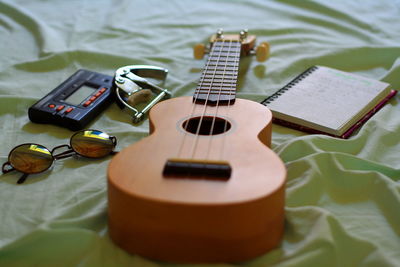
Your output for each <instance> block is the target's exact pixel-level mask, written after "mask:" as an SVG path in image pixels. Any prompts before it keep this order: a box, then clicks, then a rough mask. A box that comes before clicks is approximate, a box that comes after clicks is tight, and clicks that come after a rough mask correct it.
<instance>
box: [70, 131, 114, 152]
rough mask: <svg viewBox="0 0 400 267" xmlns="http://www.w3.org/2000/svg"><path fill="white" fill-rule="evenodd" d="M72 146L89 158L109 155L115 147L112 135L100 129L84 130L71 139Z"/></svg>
mask: <svg viewBox="0 0 400 267" xmlns="http://www.w3.org/2000/svg"><path fill="white" fill-rule="evenodd" d="M71 146H72V148H73V149H74V150H75V152H77V153H78V154H80V155H82V156H84V157H89V158H101V157H104V156H107V155H108V154H110V153H111V151H112V150H113V149H114V144H113V142H112V140H111V139H110V136H109V135H108V134H106V133H103V132H100V131H94V130H89V131H82V132H78V133H76V134H75V135H74V136H73V137H72V139H71Z"/></svg>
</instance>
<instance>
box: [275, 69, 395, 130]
mask: <svg viewBox="0 0 400 267" xmlns="http://www.w3.org/2000/svg"><path fill="white" fill-rule="evenodd" d="M389 90H390V89H389V84H387V83H384V82H380V81H376V80H372V79H368V78H365V77H361V76H358V75H355V74H351V73H347V72H342V71H339V70H335V69H331V68H327V67H322V66H318V68H317V69H316V70H314V71H313V72H311V73H310V74H309V75H308V76H306V77H305V78H303V79H302V80H301V81H299V82H298V83H297V84H296V85H295V86H293V87H292V88H290V89H288V90H287V91H285V92H284V93H283V94H282V95H280V96H279V97H278V98H276V99H274V100H273V101H272V102H271V103H270V104H268V107H269V108H270V109H271V110H272V111H273V112H274V111H275V112H274V115H275V116H276V117H277V118H279V119H283V120H287V121H290V122H293V123H297V124H300V125H303V126H307V127H310V128H315V129H317V130H322V131H327V130H328V129H331V130H333V131H334V132H335V133H337V131H340V132H342V131H344V130H343V128H346V127H350V126H351V124H352V123H353V122H354V123H355V122H356V121H357V120H358V119H360V118H361V117H362V115H363V114H364V113H366V112H367V111H368V110H370V109H372V108H373V107H374V106H375V105H376V104H377V102H379V100H380V99H381V98H383V97H384V96H385V95H387V94H388V93H389ZM330 133H333V132H332V131H330Z"/></svg>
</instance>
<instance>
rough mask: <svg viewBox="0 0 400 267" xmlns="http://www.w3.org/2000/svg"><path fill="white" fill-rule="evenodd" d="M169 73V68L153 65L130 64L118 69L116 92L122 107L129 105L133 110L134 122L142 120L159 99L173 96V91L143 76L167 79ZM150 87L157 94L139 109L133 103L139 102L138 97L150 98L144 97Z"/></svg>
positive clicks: (115, 81)
mask: <svg viewBox="0 0 400 267" xmlns="http://www.w3.org/2000/svg"><path fill="white" fill-rule="evenodd" d="M167 74H168V70H167V69H164V68H161V67H157V66H151V65H129V66H124V67H121V68H119V69H117V71H116V72H115V80H114V83H115V86H116V89H115V92H116V95H117V98H118V100H119V102H120V104H121V105H120V107H121V108H123V107H127V108H128V109H129V110H131V111H132V112H133V115H132V119H133V122H134V123H138V122H140V121H141V120H142V119H143V117H144V114H146V113H147V112H148V111H149V110H150V108H152V107H153V106H154V105H155V104H157V103H158V102H159V101H161V100H163V99H167V98H170V97H171V92H169V91H168V90H167V89H164V88H161V87H159V86H158V85H155V84H154V83H152V82H150V81H148V80H147V79H145V78H143V77H148V78H154V79H158V80H161V81H165V79H166V77H167ZM148 89H150V90H151V91H152V92H153V93H155V94H157V96H156V97H155V98H154V99H153V100H151V101H150V102H149V103H148V104H147V105H146V106H145V107H144V108H143V109H142V110H140V111H139V110H137V109H136V108H134V107H133V105H134V104H135V103H136V102H138V99H148V97H143V96H144V95H146V94H148ZM146 90H147V91H146Z"/></svg>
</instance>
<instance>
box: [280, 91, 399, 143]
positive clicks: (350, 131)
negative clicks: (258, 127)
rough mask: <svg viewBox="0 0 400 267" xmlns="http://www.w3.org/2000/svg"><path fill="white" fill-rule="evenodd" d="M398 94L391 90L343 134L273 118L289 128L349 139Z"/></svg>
mask: <svg viewBox="0 0 400 267" xmlns="http://www.w3.org/2000/svg"><path fill="white" fill-rule="evenodd" d="M396 94H397V91H396V90H391V91H390V93H389V94H388V95H387V96H386V97H385V98H384V99H382V100H381V101H380V102H379V103H378V104H377V105H376V106H375V107H374V108H372V109H371V110H370V111H369V112H367V113H366V114H365V115H364V116H363V117H362V118H361V119H360V120H359V121H357V122H356V123H355V124H354V125H353V126H351V127H350V128H349V129H348V130H347V131H346V132H345V133H344V134H342V135H332V134H329V133H326V132H322V131H318V130H315V129H311V128H308V127H304V126H301V125H298V124H296V123H292V122H288V121H285V120H281V119H277V118H273V122H274V123H276V124H280V125H282V126H286V127H289V128H293V129H296V130H299V131H302V132H307V133H312V134H324V135H329V136H333V137H337V138H341V139H347V138H349V137H350V136H351V135H352V134H353V133H354V131H356V130H357V129H358V128H360V127H361V126H362V125H363V124H364V123H366V122H367V121H368V120H369V119H370V118H371V117H372V116H373V115H374V114H375V113H377V112H378V111H379V110H380V109H381V108H382V107H383V106H384V105H385V104H386V103H387V102H389V100H390V99H391V98H392V97H394V96H395V95H396Z"/></svg>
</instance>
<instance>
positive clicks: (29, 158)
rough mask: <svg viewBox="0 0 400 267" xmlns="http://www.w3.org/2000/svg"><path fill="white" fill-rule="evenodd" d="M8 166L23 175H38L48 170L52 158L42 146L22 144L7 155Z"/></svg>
mask: <svg viewBox="0 0 400 267" xmlns="http://www.w3.org/2000/svg"><path fill="white" fill-rule="evenodd" d="M9 161H10V164H11V165H12V166H13V167H14V168H15V169H16V170H17V171H20V172H23V173H28V174H31V173H39V172H43V171H45V170H47V169H48V168H50V166H51V164H52V163H53V156H52V155H51V153H50V151H49V150H48V149H47V148H45V147H44V146H41V145H37V144H23V145H20V146H17V147H16V148H14V149H13V150H12V151H11V153H10V155H9Z"/></svg>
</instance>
